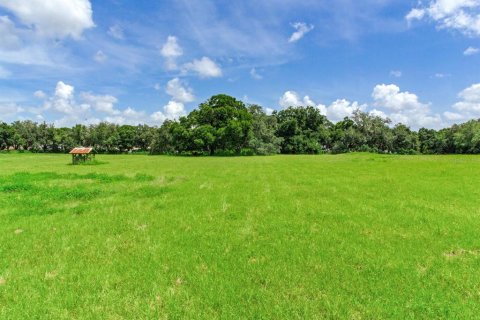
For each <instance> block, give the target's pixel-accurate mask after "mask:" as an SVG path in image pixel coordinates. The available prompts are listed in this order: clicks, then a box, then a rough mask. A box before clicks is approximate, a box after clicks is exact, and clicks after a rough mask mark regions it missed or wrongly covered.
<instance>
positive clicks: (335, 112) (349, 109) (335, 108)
mask: <svg viewBox="0 0 480 320" xmlns="http://www.w3.org/2000/svg"><path fill="white" fill-rule="evenodd" d="M366 107H367V106H366V105H364V104H360V103H358V102H356V101H354V102H350V101H348V100H346V99H338V100H336V101H334V102H333V103H332V104H331V105H330V106H328V107H327V117H328V119H329V120H331V121H340V120H342V119H343V118H345V117H350V116H352V115H353V113H354V112H355V111H356V110H362V111H363V110H365V109H366Z"/></svg>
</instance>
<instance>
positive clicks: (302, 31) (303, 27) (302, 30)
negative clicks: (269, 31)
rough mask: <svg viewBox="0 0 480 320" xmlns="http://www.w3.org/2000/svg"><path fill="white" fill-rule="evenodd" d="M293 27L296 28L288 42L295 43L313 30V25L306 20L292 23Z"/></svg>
mask: <svg viewBox="0 0 480 320" xmlns="http://www.w3.org/2000/svg"><path fill="white" fill-rule="evenodd" d="M292 27H293V28H294V29H295V30H296V31H295V32H294V33H293V34H292V35H291V36H290V39H288V42H290V43H293V42H297V41H298V40H300V39H302V38H303V37H304V36H305V35H306V34H307V33H309V32H310V31H312V30H313V28H314V26H313V25H308V24H306V23H305V22H296V23H292Z"/></svg>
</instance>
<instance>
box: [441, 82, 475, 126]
mask: <svg viewBox="0 0 480 320" xmlns="http://www.w3.org/2000/svg"><path fill="white" fill-rule="evenodd" d="M458 97H459V98H460V99H461V101H459V102H457V103H455V104H454V105H453V109H455V112H449V111H447V112H445V113H444V116H445V117H446V118H447V119H448V120H451V121H458V120H468V119H474V118H480V83H477V84H473V85H471V86H470V87H468V88H466V89H464V90H463V91H462V92H460V93H459V94H458Z"/></svg>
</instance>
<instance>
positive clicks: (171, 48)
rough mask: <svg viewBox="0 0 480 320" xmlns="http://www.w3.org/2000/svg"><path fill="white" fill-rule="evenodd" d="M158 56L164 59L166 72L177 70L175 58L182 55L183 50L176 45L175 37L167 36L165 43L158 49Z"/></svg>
mask: <svg viewBox="0 0 480 320" xmlns="http://www.w3.org/2000/svg"><path fill="white" fill-rule="evenodd" d="M160 54H161V55H162V56H163V57H164V58H165V67H166V68H167V70H175V69H177V58H178V57H181V56H182V55H183V49H182V47H180V45H179V44H178V40H177V37H174V36H168V38H167V41H166V42H165V44H164V45H163V46H162V48H161V49H160Z"/></svg>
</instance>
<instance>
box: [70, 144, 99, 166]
mask: <svg viewBox="0 0 480 320" xmlns="http://www.w3.org/2000/svg"><path fill="white" fill-rule="evenodd" d="M69 153H70V154H71V155H72V164H79V163H84V162H87V161H92V160H93V159H95V152H94V151H93V148H83V147H82V148H73V149H72V151H70V152H69Z"/></svg>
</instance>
